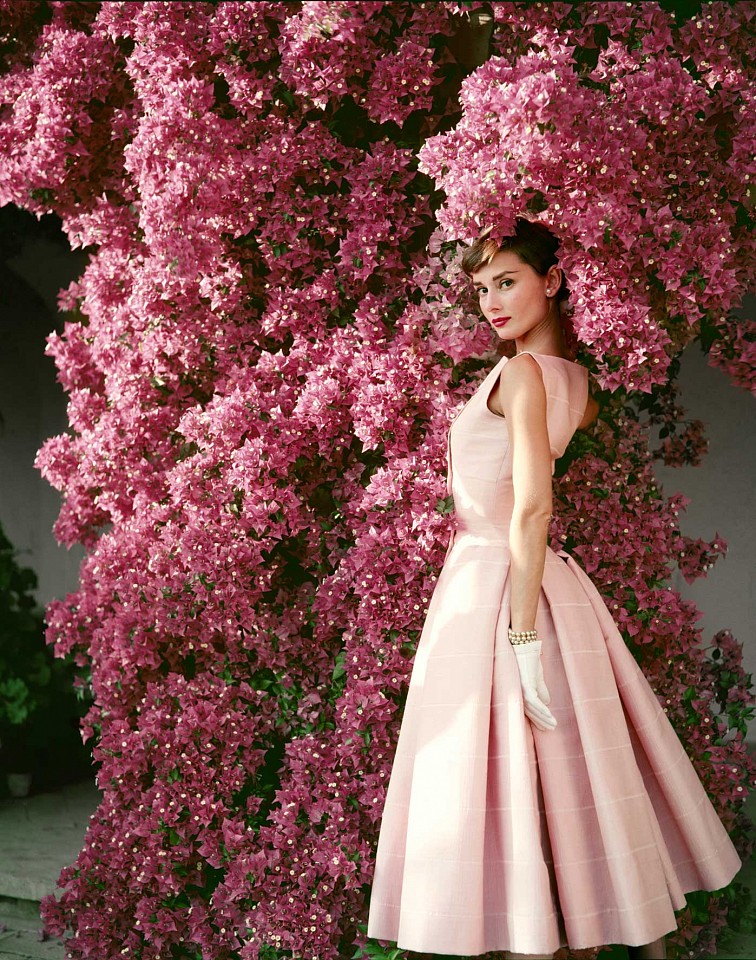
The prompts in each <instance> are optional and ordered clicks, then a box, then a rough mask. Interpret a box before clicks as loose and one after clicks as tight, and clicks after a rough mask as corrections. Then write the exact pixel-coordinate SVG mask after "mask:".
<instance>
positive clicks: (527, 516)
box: [512, 504, 552, 529]
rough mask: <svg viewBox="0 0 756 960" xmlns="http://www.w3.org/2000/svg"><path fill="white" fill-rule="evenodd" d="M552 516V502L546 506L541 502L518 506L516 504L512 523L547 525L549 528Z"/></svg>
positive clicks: (530, 525) (531, 525) (533, 525)
mask: <svg viewBox="0 0 756 960" xmlns="http://www.w3.org/2000/svg"><path fill="white" fill-rule="evenodd" d="M551 516H552V513H551V504H548V505H546V506H544V505H541V504H527V505H523V506H518V505H517V504H515V508H514V511H513V512H512V523H517V524H520V525H521V526H526V527H539V528H540V527H546V528H547V529H548V526H549V523H550V521H551Z"/></svg>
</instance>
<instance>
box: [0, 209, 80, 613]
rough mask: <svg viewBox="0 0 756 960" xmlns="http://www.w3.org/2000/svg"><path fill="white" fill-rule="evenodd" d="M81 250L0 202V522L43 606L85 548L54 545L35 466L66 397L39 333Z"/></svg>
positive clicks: (72, 585)
mask: <svg viewBox="0 0 756 960" xmlns="http://www.w3.org/2000/svg"><path fill="white" fill-rule="evenodd" d="M87 259H88V257H87V254H84V253H82V252H80V251H75V252H72V251H71V250H70V249H69V247H68V243H67V241H66V237H65V235H64V234H63V232H62V230H61V224H60V220H59V218H58V217H56V216H54V215H52V214H49V215H47V216H45V217H43V218H42V219H41V220H37V218H36V217H35V216H33V215H32V214H29V213H26V212H25V211H22V210H18V209H17V208H15V207H12V206H6V207H3V208H2V209H0V332H1V334H2V343H3V349H2V351H0V523H2V526H3V528H4V530H5V532H6V534H7V536H8V539H9V540H10V541H11V543H13V544H14V546H15V547H16V548H17V549H18V550H19V562H21V563H23V564H24V565H26V566H29V567H31V568H32V569H33V570H34V571H35V573H36V574H37V577H38V580H39V586H38V588H37V591H36V599H37V601H38V602H39V603H40V604H42V605H43V606H44V605H45V604H47V603H48V602H49V600H51V599H52V598H53V597H63V596H65V595H66V594H67V593H69V592H71V591H72V590H75V589H76V587H77V584H78V574H79V566H80V563H81V561H82V559H83V557H84V550H83V548H81V547H79V546H74V547H72V548H71V549H70V550H67V549H66V548H65V547H63V546H59V545H58V543H57V542H56V540H55V538H54V536H53V534H52V526H53V523H54V522H55V520H56V518H57V516H58V512H59V510H60V494H59V493H58V491H57V490H54V489H53V488H52V487H51V486H50V485H49V484H48V482H47V481H46V480H44V479H43V478H42V476H41V475H40V474H39V472H38V471H37V470H36V469H35V467H34V457H35V456H36V453H37V450H38V449H39V448H40V447H41V446H42V443H43V442H44V441H45V440H46V439H47V438H48V437H51V436H54V435H56V434H59V433H64V432H65V431H66V429H67V414H66V405H67V397H66V394H65V393H64V391H63V389H62V387H61V386H60V384H59V383H58V382H57V379H56V369H55V363H54V361H53V359H52V358H51V357H47V356H45V354H44V349H45V338H46V337H47V335H48V334H49V333H50V332H51V331H52V330H62V328H63V319H64V318H63V315H62V314H60V313H59V312H58V308H57V295H58V291H59V290H60V289H62V288H63V287H66V286H68V284H69V283H70V282H71V281H72V280H75V279H76V278H77V277H79V276H80V275H81V273H82V271H83V269H84V267H85V265H86V262H87Z"/></svg>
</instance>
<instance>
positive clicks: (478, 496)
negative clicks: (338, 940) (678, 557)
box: [367, 351, 742, 956]
mask: <svg viewBox="0 0 756 960" xmlns="http://www.w3.org/2000/svg"><path fill="white" fill-rule="evenodd" d="M525 352H527V353H530V351H525ZM531 356H533V357H534V358H535V360H536V361H537V362H538V364H539V366H540V369H541V372H542V376H543V380H544V383H545V386H546V393H547V421H548V431H549V438H550V445H551V455H552V474H553V472H554V462H553V461H554V460H555V459H556V458H557V457H560V456H561V455H562V454H563V453H564V451H565V448H566V447H567V444H568V443H569V440H570V438H571V437H572V435H573V433H574V432H575V429H576V428H577V425H578V423H579V422H580V420H581V419H582V416H583V413H584V411H585V406H586V401H587V397H588V373H587V370H586V368H585V367H583V366H581V365H579V364H576V363H573V362H572V361H569V360H565V359H563V358H561V357H554V356H550V355H546V354H532V353H531ZM505 363H507V358H506V357H502V358H501V360H500V361H499V362H498V363H497V364H496V365H495V366H494V368H493V369H492V370H491V372H490V373H489V374H488V376H487V377H486V378H485V379H484V380H483V382H482V383H481V385H480V387H479V388H478V390H477V391H476V393H475V394H474V395H473V396H472V397H471V398H470V400H469V401H468V402H467V403H466V404H465V406H464V408H463V409H462V411H461V412H460V413H459V415H458V416H457V417H456V419H455V420H454V422H453V423H452V425H451V427H450V430H449V440H448V454H447V464H448V480H447V489H448V490H449V492H450V493H451V494H452V495H453V497H454V506H455V514H456V523H457V529H455V530H454V532H453V534H452V539H451V541H450V544H449V549H448V550H447V553H446V558H445V560H444V565H443V569H442V570H441V573H440V576H439V579H438V581H437V583H436V587H435V590H434V592H433V595H432V597H431V600H430V603H429V606H428V611H427V616H426V619H425V623H424V626H423V630H422V633H421V636H420V640H419V641H418V646H417V650H416V654H415V660H414V664H413V669H412V675H411V678H410V683H409V688H408V692H407V699H406V703H405V708H404V714H403V718H402V726H401V730H400V734H399V739H398V741H397V746H396V754H395V758H394V763H393V768H392V772H391V778H390V781H389V784H388V789H387V795H386V802H385V807H384V810H383V818H382V822H381V829H380V836H379V840H378V847H377V850H376V861H375V873H374V878H373V883H372V893H371V899H370V910H369V917H368V928H367V934H368V937H371V938H376V939H380V940H391V941H395V942H396V943H397V946H398V947H403V948H406V949H409V950H415V951H419V952H432V953H437V954H450V955H456V956H460V955H478V954H482V953H486V952H488V951H490V950H511V951H513V952H516V953H553V952H555V951H556V950H557V949H558V948H559V947H560V946H563V945H569V946H570V947H572V948H574V949H579V948H582V947H593V946H599V945H603V944H613V943H621V944H628V945H638V944H641V943H647V942H650V941H652V940H655V939H656V938H657V937H660V936H662V935H664V934H666V933H669V932H670V931H672V930H674V929H676V927H677V923H676V919H675V915H674V911H675V910H679V909H681V908H682V907H684V906H685V897H684V894H685V893H687V892H690V891H693V890H718V889H720V888H721V887H724V886H726V885H727V884H728V883H729V882H730V881H731V880H732V878H733V876H734V875H735V874H736V873H737V871H738V870H739V869H740V867H741V865H742V864H741V861H740V858H739V857H738V854H737V853H736V851H735V848H734V846H733V844H732V842H731V840H730V838H729V836H728V834H727V831H726V830H725V828H724V826H723V825H722V822H721V821H720V819H719V818H718V816H717V814H716V812H715V810H714V808H713V807H712V805H711V802H710V801H709V798H708V797H707V795H706V792H705V790H704V788H703V786H702V784H701V781H700V780H699V778H698V776H697V774H696V772H695V770H694V768H693V766H692V764H691V762H690V760H689V758H688V756H687V754H686V753H685V750H684V749H683V746H682V744H681V742H680V740H679V739H678V737H677V735H676V733H675V732H674V729H673V728H672V726H671V724H670V722H669V720H668V719H667V716H666V714H665V713H664V711H663V709H662V708H661V706H660V704H659V701H658V699H657V697H656V696H655V694H654V692H653V691H652V689H651V687H650V685H649V683H648V681H647V680H646V678H645V677H644V675H643V673H642V672H641V670H640V668H639V666H638V665H637V663H636V661H635V659H634V657H633V655H632V654H631V652H630V651H629V649H628V648H627V646H626V645H625V643H624V641H623V639H622V635H621V634H620V632H619V629H618V628H617V626H616V624H615V623H614V620H613V619H612V616H611V614H610V612H609V610H608V608H607V607H606V605H605V603H604V600H603V598H602V596H601V595H600V594H599V592H598V590H597V589H596V587H595V586H594V585H593V583H592V581H591V580H590V579H589V577H588V575H587V574H586V573H585V571H584V570H583V569H582V567H580V566H579V565H578V563H577V562H576V561H575V560H574V559H573V558H572V557H571V556H570V555H569V554H567V553H565V552H564V551H562V550H560V551H559V552H556V553H555V552H554V551H553V550H552V549H551V548H549V547H547V549H546V563H545V567H544V574H543V581H542V588H541V592H540V595H539V599H538V611H537V615H536V624H535V625H536V628H537V630H538V635H539V637H540V638H541V639H542V641H543V655H542V662H543V672H544V677H545V680H546V685H547V687H548V689H549V692H550V693H551V703H550V704H549V709H550V710H551V712H552V713H553V714H554V716H555V717H556V719H557V727H556V729H555V730H551V731H540V730H538V728H537V727H535V726H534V725H532V724H531V723H530V721H529V720H528V719H527V717H526V716H525V714H524V712H523V708H522V695H521V690H520V680H519V673H518V669H517V664H516V661H515V656H514V652H513V650H512V647H511V645H510V643H509V640H508V638H507V627H508V626H509V622H510V619H509V595H510V581H509V578H508V570H509V561H508V549H509V548H508V531H509V522H510V519H511V516H512V509H513V500H514V496H513V489H512V455H511V447H510V444H509V440H508V427H507V421H506V419H505V418H504V417H502V416H500V415H499V414H496V413H494V412H493V411H492V410H490V409H489V408H488V396H489V393H490V392H491V389H492V388H493V385H494V382H495V381H496V379H497V377H498V376H499V373H500V371H501V369H502V367H503V365H504V364H505ZM452 464H453V468H454V469H453V471H452Z"/></svg>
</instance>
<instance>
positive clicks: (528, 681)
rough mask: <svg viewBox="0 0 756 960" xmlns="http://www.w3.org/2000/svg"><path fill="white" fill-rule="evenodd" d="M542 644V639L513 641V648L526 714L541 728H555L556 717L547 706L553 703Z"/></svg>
mask: <svg viewBox="0 0 756 960" xmlns="http://www.w3.org/2000/svg"><path fill="white" fill-rule="evenodd" d="M542 644H543V641H542V640H531V641H530V643H513V644H512V649H513V650H514V652H515V657H516V658H517V667H518V669H519V671H520V684H521V686H522V700H523V706H524V708H525V716H526V717H528V719H529V720H531V721H532V722H533V723H534V724H535V725H536V726H537V727H538V729H539V730H553V729H554V727H555V726H556V725H557V722H556V717H555V716H554V715H553V713H552V712H551V710H549V708H548V707H547V706H546V704H547V703H551V694H550V693H549V691H548V690H547V689H546V684H545V683H544V680H543V666H542V665H541V646H542Z"/></svg>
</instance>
